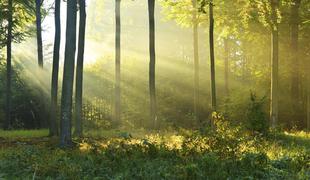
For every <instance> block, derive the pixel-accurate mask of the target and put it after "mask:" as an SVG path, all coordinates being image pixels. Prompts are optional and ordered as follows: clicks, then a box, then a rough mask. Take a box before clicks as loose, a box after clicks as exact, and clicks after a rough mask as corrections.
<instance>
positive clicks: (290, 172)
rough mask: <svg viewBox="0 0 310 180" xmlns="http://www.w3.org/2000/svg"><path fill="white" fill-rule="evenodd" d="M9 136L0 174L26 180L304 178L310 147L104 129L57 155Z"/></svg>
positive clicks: (0, 155) (227, 136)
mask: <svg viewBox="0 0 310 180" xmlns="http://www.w3.org/2000/svg"><path fill="white" fill-rule="evenodd" d="M219 129H221V128H219ZM222 129H223V130H224V129H225V128H222ZM29 132H30V131H29ZM210 133H211V131H210ZM14 134H15V135H13V134H11V135H10V136H9V137H10V138H12V139H14V140H15V141H17V142H19V143H18V144H15V145H14V148H13V147H11V146H10V145H7V146H6V147H2V146H1V148H0V159H1V162H0V171H2V172H5V174H4V175H3V177H12V178H13V179H14V177H20V176H23V177H25V178H28V177H29V178H30V177H32V176H33V173H34V172H35V171H36V176H37V178H43V177H44V178H46V177H49V178H51V179H57V178H60V179H79V177H85V178H95V177H96V178H101V179H116V178H119V177H122V178H126V179H139V178H142V179H145V178H151V179H160V178H163V179H179V178H181V179H183V178H185V179H204V178H206V177H209V178H210V179H240V178H241V177H249V178H252V179H309V174H308V173H309V170H310V169H309V164H308V163H309V160H310V156H309V153H308V152H309V150H310V146H305V147H303V146H300V145H294V144H291V142H289V141H287V140H285V139H284V140H283V141H281V140H277V141H275V140H273V139H269V138H259V137H250V136H249V137H244V135H241V134H239V135H238V136H236V135H237V134H235V135H234V134H231V133H225V131H219V132H215V131H212V134H209V135H202V134H200V133H198V132H195V131H190V130H180V131H174V132H173V131H171V132H169V131H166V132H164V131H163V132H159V133H156V132H147V131H143V130H138V131H133V130H132V131H121V130H113V131H112V130H110V131H102V132H101V135H100V132H97V134H94V135H93V136H90V134H88V135H89V137H87V138H81V139H75V140H74V141H75V142H76V143H77V147H76V148H73V149H65V150H63V149H58V148H55V144H54V143H55V142H54V140H53V139H51V140H50V141H44V142H43V143H42V141H39V140H38V139H32V140H31V139H29V141H30V142H31V141H33V143H30V142H27V143H23V141H24V140H23V139H20V138H19V137H20V136H19V135H18V134H20V135H21V134H22V135H24V134H23V131H20V132H18V131H16V133H14ZM292 134H296V135H297V134H299V132H294V133H292ZM41 135H42V136H44V134H41ZM304 135H305V136H308V135H309V133H306V134H304ZM29 137H30V136H29ZM306 139H307V141H310V139H309V138H306ZM293 145H294V146H295V147H294V148H292V146H293ZM56 167H57V168H56Z"/></svg>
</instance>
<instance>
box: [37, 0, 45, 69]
mask: <svg viewBox="0 0 310 180" xmlns="http://www.w3.org/2000/svg"><path fill="white" fill-rule="evenodd" d="M36 25H37V50H38V64H39V67H40V68H43V47H42V26H41V0H36Z"/></svg>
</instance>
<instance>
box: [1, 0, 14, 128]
mask: <svg viewBox="0 0 310 180" xmlns="http://www.w3.org/2000/svg"><path fill="white" fill-rule="evenodd" d="M8 10H9V12H8V23H9V24H8V34H7V44H6V46H7V47H6V48H7V50H6V51H7V59H6V121H5V123H3V124H4V127H3V128H4V129H5V130H7V129H9V128H10V127H11V108H12V107H11V106H12V102H11V98H12V97H11V96H12V95H11V81H12V63H11V62H12V28H13V0H9V2H8Z"/></svg>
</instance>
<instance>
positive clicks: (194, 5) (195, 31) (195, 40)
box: [192, 0, 200, 122]
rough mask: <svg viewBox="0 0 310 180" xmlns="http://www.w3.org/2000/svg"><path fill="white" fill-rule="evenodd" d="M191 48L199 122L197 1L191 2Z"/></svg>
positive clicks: (196, 112)
mask: <svg viewBox="0 0 310 180" xmlns="http://www.w3.org/2000/svg"><path fill="white" fill-rule="evenodd" d="M192 3H193V9H194V10H193V47H194V113H195V116H196V120H197V121H198V122H199V121H200V119H199V117H200V116H199V115H200V113H199V107H200V106H199V105H200V103H199V49H198V20H197V0H193V1H192Z"/></svg>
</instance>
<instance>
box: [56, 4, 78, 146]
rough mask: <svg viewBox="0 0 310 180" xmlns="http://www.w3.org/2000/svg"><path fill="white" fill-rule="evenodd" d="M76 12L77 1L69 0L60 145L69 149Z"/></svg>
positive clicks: (70, 142)
mask: <svg viewBox="0 0 310 180" xmlns="http://www.w3.org/2000/svg"><path fill="white" fill-rule="evenodd" d="M76 11H77V1H76V0H67V26H66V47H65V62H64V73H63V83H62V95H61V128H60V135H61V137H60V145H61V146H62V147H68V146H71V145H72V137H71V128H72V126H71V120H72V91H73V79H74V61H75V50H76V16H77V12H76Z"/></svg>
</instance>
